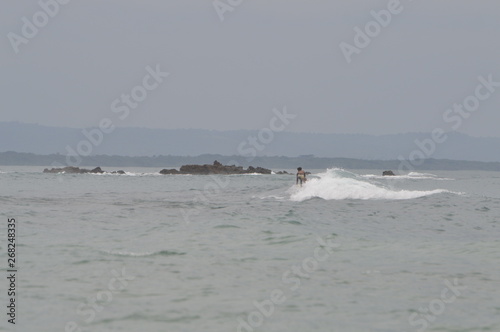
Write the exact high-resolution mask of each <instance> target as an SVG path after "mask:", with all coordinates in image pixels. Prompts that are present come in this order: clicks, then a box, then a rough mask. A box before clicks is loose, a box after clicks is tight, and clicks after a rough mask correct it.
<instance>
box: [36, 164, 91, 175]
mask: <svg viewBox="0 0 500 332" xmlns="http://www.w3.org/2000/svg"><path fill="white" fill-rule="evenodd" d="M43 172H44V173H66V174H84V173H89V172H90V170H88V169H85V168H79V167H74V166H68V167H64V168H52V169H48V168H46V169H44V170H43Z"/></svg>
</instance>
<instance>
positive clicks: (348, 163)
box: [0, 151, 500, 172]
mask: <svg viewBox="0 0 500 332" xmlns="http://www.w3.org/2000/svg"><path fill="white" fill-rule="evenodd" d="M214 160H218V161H219V162H221V163H222V164H224V165H237V166H241V167H248V166H251V164H254V165H259V166H261V167H265V168H269V169H288V170H290V169H295V168H296V167H298V166H301V167H303V168H305V169H324V168H332V167H340V168H346V169H380V170H386V169H392V170H394V171H399V172H411V171H414V170H450V171H452V170H453V171H459V170H483V171H500V162H482V161H468V160H449V159H432V158H429V159H425V160H419V161H418V163H420V165H416V164H417V163H413V164H415V165H410V166H411V168H410V167H409V166H408V165H409V163H408V162H406V163H405V164H404V165H405V166H404V167H403V166H402V165H403V164H402V162H401V161H399V160H364V159H353V158H324V157H315V156H313V155H303V156H298V157H285V156H262V157H255V158H247V157H243V156H222V155H216V154H204V155H200V156H171V155H167V156H164V155H162V156H142V157H130V156H110V155H95V156H89V157H82V162H81V163H80V164H79V165H71V166H79V167H83V166H87V167H89V166H90V167H95V165H100V167H159V168H165V167H175V168H177V167H181V166H182V165H204V164H212V162H213V161H214ZM0 165H1V166H43V167H47V166H52V167H56V168H64V167H67V166H70V165H68V164H67V162H66V156H65V155H63V154H50V155H36V154H33V153H21V152H12V151H8V152H0Z"/></svg>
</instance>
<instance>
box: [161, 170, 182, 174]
mask: <svg viewBox="0 0 500 332" xmlns="http://www.w3.org/2000/svg"><path fill="white" fill-rule="evenodd" d="M160 174H165V175H166V174H180V172H179V171H178V170H176V169H174V168H172V169H162V170H161V171H160Z"/></svg>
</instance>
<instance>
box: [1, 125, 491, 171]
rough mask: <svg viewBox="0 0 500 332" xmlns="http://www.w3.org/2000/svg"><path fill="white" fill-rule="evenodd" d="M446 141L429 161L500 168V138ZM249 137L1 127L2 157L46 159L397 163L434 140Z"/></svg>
mask: <svg viewBox="0 0 500 332" xmlns="http://www.w3.org/2000/svg"><path fill="white" fill-rule="evenodd" d="M92 130H93V129H92V128H90V129H87V131H92ZM447 135H448V136H447V137H448V139H447V140H446V141H445V142H444V143H441V144H437V145H436V148H435V151H434V152H433V153H432V154H430V155H426V157H429V158H433V159H450V160H465V161H484V162H493V161H495V162H500V138H477V137H470V136H467V135H464V134H460V133H455V132H452V133H447ZM249 137H258V131H248V130H236V131H212V130H201V129H175V130H167V129H146V128H116V129H115V130H114V131H113V132H112V133H110V134H103V136H102V139H101V138H100V137H99V136H94V137H93V139H94V140H95V141H96V140H97V141H99V140H100V141H101V142H97V143H99V144H94V143H92V142H91V139H89V138H88V137H86V136H85V135H84V134H83V133H82V129H74V128H59V127H46V126H40V125H36V124H25V123H18V122H0V152H1V151H17V152H26V153H34V154H42V155H48V154H54V153H60V154H63V155H66V154H68V153H67V148H68V147H69V148H70V149H73V150H77V146H78V144H81V142H86V143H84V145H85V144H86V145H87V147H88V146H90V147H91V155H120V156H155V155H177V156H199V155H203V154H218V155H226V156H230V155H242V151H251V150H254V151H257V150H258V149H260V151H257V152H258V155H259V156H289V157H297V156H301V155H307V156H316V157H323V158H352V159H365V160H396V159H398V157H400V156H402V157H404V158H405V159H407V158H408V156H409V155H410V153H411V152H412V151H415V150H419V149H420V148H419V147H418V146H417V145H416V143H415V141H416V140H419V141H421V142H422V141H423V140H429V138H430V137H431V134H430V133H407V134H397V135H380V136H374V135H361V134H315V133H291V132H278V133H274V137H273V139H269V141H270V142H267V141H266V143H267V144H262V142H261V141H258V144H259V147H258V149H256V148H253V147H252V145H251V144H250V140H249ZM262 137H265V136H262ZM265 139H267V137H265ZM238 147H240V148H238ZM245 153H246V152H245Z"/></svg>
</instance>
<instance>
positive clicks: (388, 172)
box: [382, 171, 396, 176]
mask: <svg viewBox="0 0 500 332" xmlns="http://www.w3.org/2000/svg"><path fill="white" fill-rule="evenodd" d="M382 175H383V176H395V175H396V174H394V172H393V171H383V172H382Z"/></svg>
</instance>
